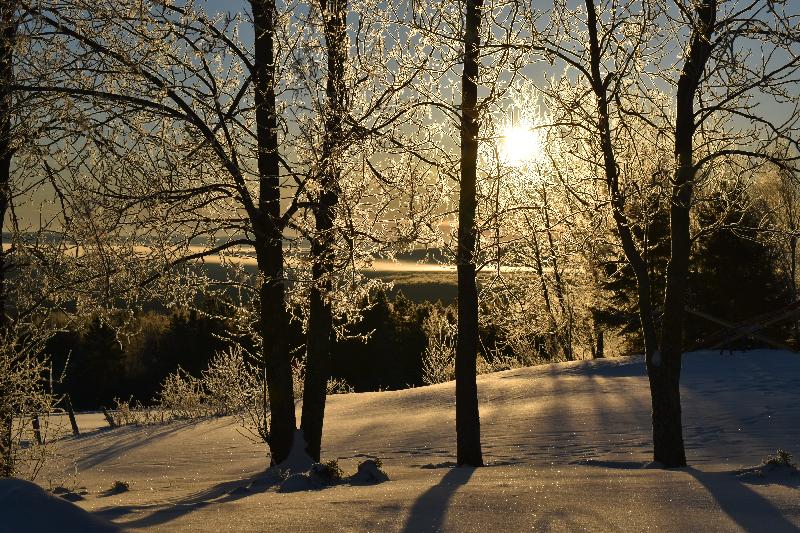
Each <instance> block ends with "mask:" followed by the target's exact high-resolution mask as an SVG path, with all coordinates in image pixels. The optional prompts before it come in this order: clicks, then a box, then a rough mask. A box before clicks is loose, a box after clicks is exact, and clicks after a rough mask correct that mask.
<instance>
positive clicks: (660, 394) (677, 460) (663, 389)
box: [586, 0, 688, 467]
mask: <svg viewBox="0 0 800 533" xmlns="http://www.w3.org/2000/svg"><path fill="white" fill-rule="evenodd" d="M586 7H587V14H588V29H589V46H590V56H591V59H590V60H591V75H592V80H591V81H592V88H593V90H594V93H595V97H596V98H597V107H598V115H599V121H598V123H599V130H600V144H601V149H602V152H603V165H604V170H605V178H606V184H607V186H608V190H609V195H610V197H611V210H612V214H613V217H614V222H615V224H616V227H617V232H618V234H619V237H620V241H621V243H622V248H623V251H624V252H625V257H626V258H627V260H628V263H629V264H630V265H631V267H632V268H633V272H634V274H635V276H636V285H637V298H638V304H639V318H640V320H641V325H642V336H643V338H644V352H645V362H646V366H647V375H648V378H649V381H650V397H651V403H652V408H653V411H652V420H653V458H654V460H656V461H659V462H661V463H663V464H664V465H665V466H667V467H673V466H683V465H685V464H686V459H685V455H684V449H683V433H682V428H681V407H680V389H679V382H680V342H681V341H680V338H675V335H677V336H678V337H680V333H681V330H680V327H681V323H680V320H681V319H682V312H683V296H684V295H685V278H686V276H685V274H686V267H685V265H684V266H683V267H682V265H680V264H679V262H675V264H674V266H673V267H672V269H671V276H672V278H671V279H672V281H671V282H670V274H669V271H670V269H668V279H667V285H668V287H669V285H670V283H672V284H673V287H672V291H671V292H670V289H669V288H668V289H667V293H668V295H670V304H671V305H672V306H673V308H672V309H671V311H670V313H671V315H670V317H667V316H666V313H667V310H666V306H667V304H666V303H665V317H664V324H663V328H667V327H669V332H670V333H669V341H668V343H667V348H668V349H669V352H668V353H667V354H665V353H664V350H663V347H662V351H661V353H659V351H658V337H657V334H656V326H655V320H654V319H653V300H652V295H651V290H650V287H651V280H650V275H649V273H648V268H647V262H646V261H645V260H644V258H643V257H642V255H641V253H640V251H639V249H638V248H637V247H636V243H635V241H634V239H633V234H632V233H631V229H630V228H631V227H630V223H629V221H628V218H627V215H626V214H625V198H624V196H623V195H622V193H621V191H620V188H619V175H618V171H617V164H616V160H615V155H614V148H613V144H612V141H611V128H610V120H609V113H608V99H607V95H606V88H605V85H604V83H603V78H602V76H601V74H600V63H601V57H600V45H599V41H598V37H597V14H596V13H595V7H594V2H593V1H592V0H586ZM673 209H674V208H673ZM686 217H687V219H686V220H687V224H686V237H687V238H686V245H685V247H686V249H687V250H688V203H687V204H686ZM679 218H680V217H677V218H676V221H677V220H678V219H679ZM676 230H677V234H678V235H679V238H680V235H682V232H681V230H680V229H679V228H677V227H676ZM674 236H675V233H673V239H674ZM672 244H673V249H674V246H675V242H674V241H673V243H672ZM681 246H682V244H681V243H678V247H679V250H680V249H681ZM679 255H680V254H679ZM676 257H678V256H676ZM686 261H687V262H688V252H687V253H686ZM671 264H672V261H671ZM681 269H682V270H681ZM681 271H682V272H683V280H684V285H683V286H682V287H680V286H678V285H676V282H678V281H679V280H680V279H681ZM681 288H682V289H683V292H682V293H681V292H680V289H681ZM676 305H677V306H679V308H676ZM676 312H679V313H680V315H679V316H677V322H676V321H675V318H676V315H675V313H676ZM667 323H669V326H667ZM676 325H677V331H675V327H676ZM665 331H667V330H666V329H662V339H664V338H665V336H664V334H663V333H664V332H665ZM673 341H675V342H673ZM670 343H672V344H670ZM675 347H677V354H676V353H675Z"/></svg>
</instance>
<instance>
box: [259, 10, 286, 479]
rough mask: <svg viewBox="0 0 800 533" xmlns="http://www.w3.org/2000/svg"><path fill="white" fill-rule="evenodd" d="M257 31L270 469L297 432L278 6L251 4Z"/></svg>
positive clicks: (262, 290)
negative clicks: (278, 88)
mask: <svg viewBox="0 0 800 533" xmlns="http://www.w3.org/2000/svg"><path fill="white" fill-rule="evenodd" d="M250 3H251V6H252V9H253V27H254V28H253V29H254V31H255V42H254V44H255V61H254V64H253V86H254V91H255V105H256V136H257V142H258V172H259V205H258V219H257V220H254V221H253V227H254V233H255V240H256V258H257V261H258V267H259V270H260V273H261V276H262V281H261V287H260V291H259V299H260V311H261V322H260V330H261V338H262V350H263V353H262V355H263V359H264V365H265V375H266V381H267V395H268V397H269V407H270V427H269V447H270V454H271V456H272V459H271V461H272V464H278V463H280V462H282V461H283V460H284V459H286V458H287V457H288V456H289V451H290V450H291V447H292V440H293V438H294V431H295V428H296V426H297V421H296V418H295V408H294V392H293V388H292V367H291V353H290V351H289V343H288V339H287V338H286V335H287V332H288V331H289V317H288V314H287V313H286V304H285V297H286V286H285V283H286V282H285V277H284V272H283V259H284V258H283V228H282V226H281V205H280V167H279V162H280V160H279V154H278V119H277V115H276V107H275V50H274V38H275V18H276V9H275V1H274V0H251V2H250Z"/></svg>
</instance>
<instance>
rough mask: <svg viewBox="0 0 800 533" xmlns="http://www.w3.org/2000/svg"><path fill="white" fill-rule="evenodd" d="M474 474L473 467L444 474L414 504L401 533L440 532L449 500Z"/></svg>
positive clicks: (457, 468) (456, 469) (464, 467)
mask: <svg viewBox="0 0 800 533" xmlns="http://www.w3.org/2000/svg"><path fill="white" fill-rule="evenodd" d="M474 472H475V468H473V467H466V466H461V467H456V468H453V469H452V470H450V471H449V472H448V473H447V474H445V475H444V477H442V479H441V481H439V483H437V484H436V485H434V486H433V487H431V488H430V489H428V490H427V491H425V492H424V493H423V494H422V495H421V496H420V497H419V498H417V501H416V502H414V505H413V507H411V513H410V514H409V516H408V520H407V521H406V525H405V527H403V532H404V533H414V532H421V531H441V530H442V526H443V525H444V519H445V517H446V516H447V508H448V506H449V504H450V499H451V498H452V497H453V494H455V492H456V491H457V490H458V488H459V487H461V486H463V485H466V484H467V482H468V481H469V478H470V477H472V474H473V473H474Z"/></svg>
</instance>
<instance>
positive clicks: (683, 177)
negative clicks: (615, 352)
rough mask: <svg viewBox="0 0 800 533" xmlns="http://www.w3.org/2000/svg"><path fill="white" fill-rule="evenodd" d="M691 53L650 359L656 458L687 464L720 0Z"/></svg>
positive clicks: (679, 110)
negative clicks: (700, 221) (709, 80)
mask: <svg viewBox="0 0 800 533" xmlns="http://www.w3.org/2000/svg"><path fill="white" fill-rule="evenodd" d="M693 9H694V11H695V15H696V18H695V21H694V24H695V26H694V27H693V28H692V34H691V40H690V43H689V50H688V55H687V57H686V61H685V63H684V66H683V69H682V70H681V75H680V78H679V79H678V88H677V94H676V113H675V173H674V180H673V186H672V198H671V204H670V242H671V248H670V256H669V264H668V265H667V279H666V282H667V286H666V291H665V294H664V318H663V320H662V326H661V353H660V357H658V358H654V359H652V360H650V361H649V362H648V374H649V376H650V388H651V390H652V398H653V447H654V459H655V460H656V461H659V462H661V463H663V464H664V465H666V466H668V467H676V466H685V465H686V452H685V450H684V445H683V428H682V425H681V397H680V376H681V355H682V351H683V346H682V344H683V319H684V314H685V311H684V306H685V302H686V292H687V289H688V276H689V252H690V247H691V238H690V234H689V213H690V209H691V202H692V193H693V189H694V179H695V172H696V171H695V168H694V154H693V146H694V145H693V136H694V131H695V128H696V124H695V117H694V100H695V97H696V96H697V90H698V88H699V86H700V80H701V79H702V76H703V71H704V70H705V67H706V63H707V62H708V59H709V57H710V55H711V50H712V42H711V39H712V36H713V34H714V24H715V22H716V14H717V2H716V0H703V1H702V2H700V3H698V4H695V5H694V7H693Z"/></svg>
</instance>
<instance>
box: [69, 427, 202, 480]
mask: <svg viewBox="0 0 800 533" xmlns="http://www.w3.org/2000/svg"><path fill="white" fill-rule="evenodd" d="M195 423H196V421H193V420H190V421H180V422H170V423H169V424H165V425H163V426H135V425H131V426H123V427H119V428H113V429H111V428H108V429H105V430H103V431H102V432H99V433H98V432H96V433H94V434H93V435H87V437H86V438H87V440H88V439H89V438H91V437H93V436H94V437H96V436H98V435H103V436H104V437H108V438H109V439H117V442H114V443H112V444H111V445H107V447H103V446H102V445H103V444H104V443H100V442H93V443H92V444H89V443H87V444H86V445H85V447H84V450H86V449H87V448H90V447H91V446H92V445H94V446H95V447H96V448H98V449H96V450H92V452H91V453H88V454H87V455H86V457H84V458H83V459H79V460H78V461H77V463H76V466H77V467H78V469H80V470H86V469H88V468H93V467H95V466H98V465H99V464H101V463H104V462H106V461H108V460H110V459H115V458H118V457H119V456H121V455H123V454H125V453H127V452H130V451H133V450H134V449H136V448H139V447H141V446H145V445H148V444H151V443H153V442H155V441H157V440H161V439H164V438H166V437H169V436H170V435H172V434H174V433H177V432H179V431H181V430H183V429H186V428H188V427H191V426H193V425H194V424H195ZM142 428H147V430H148V433H147V434H145V435H143V434H142ZM77 438H83V435H81V436H80V437H77ZM101 447H102V451H101V449H100V448H101Z"/></svg>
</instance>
